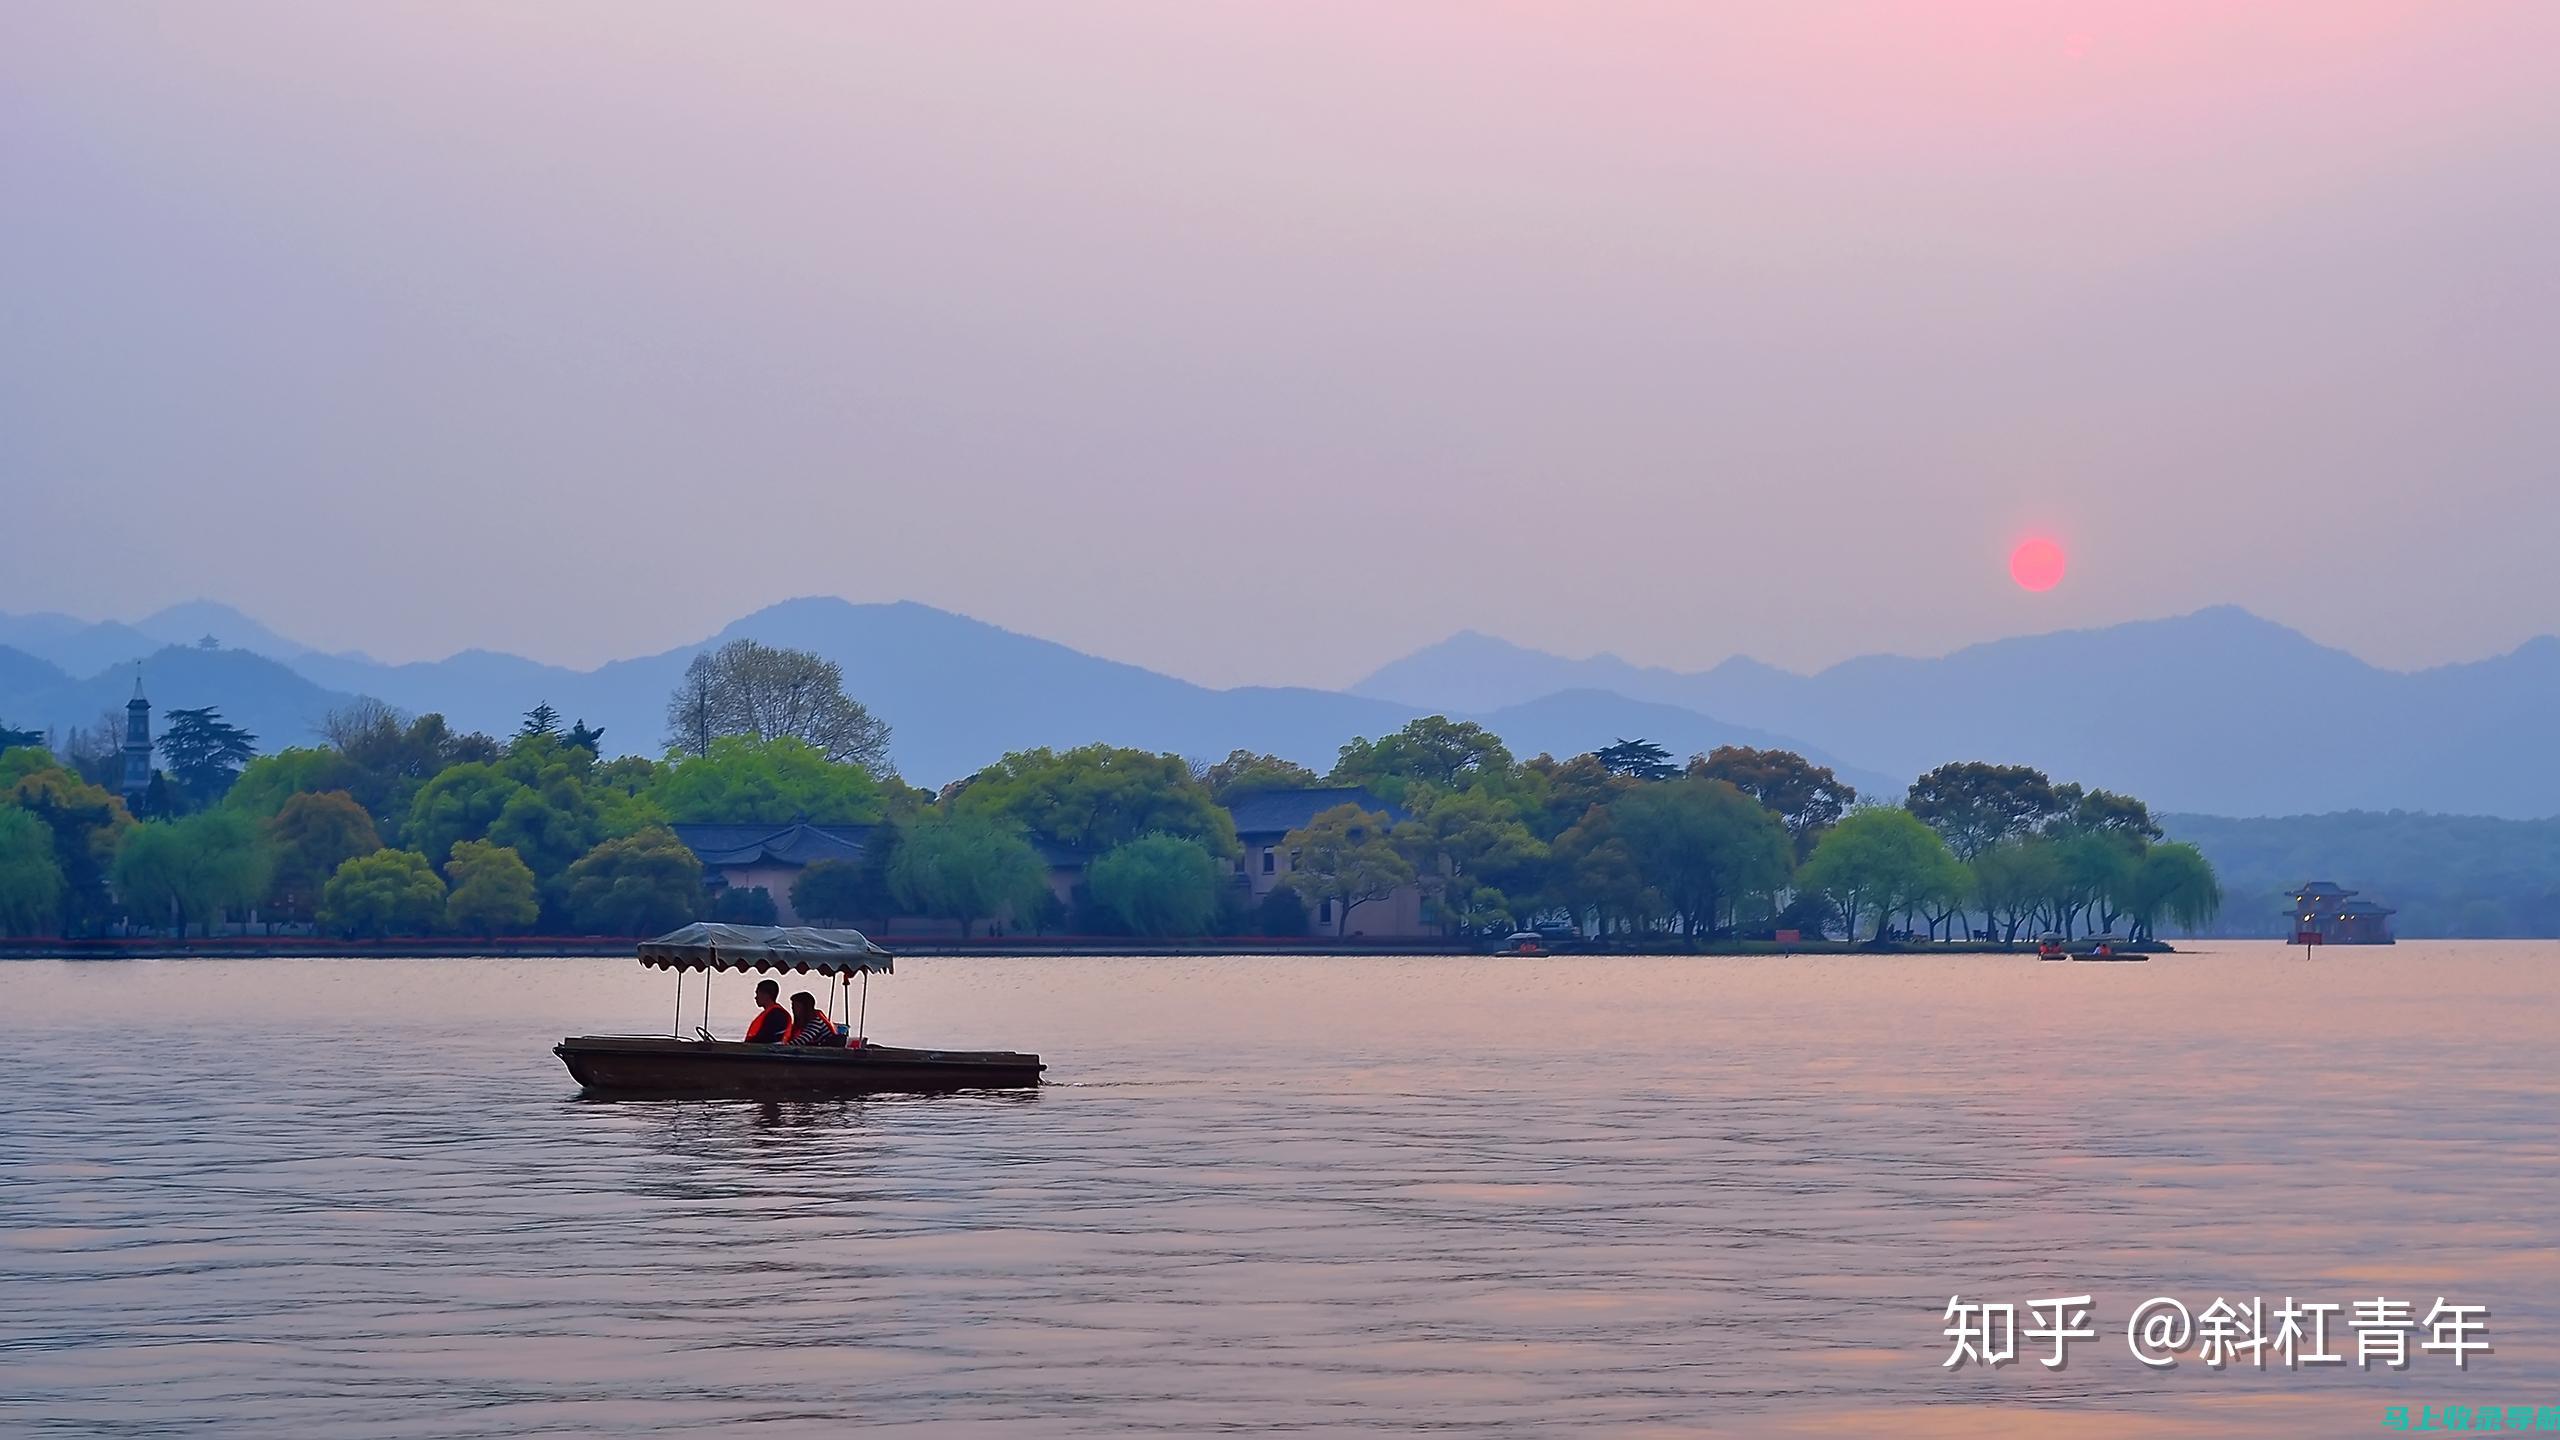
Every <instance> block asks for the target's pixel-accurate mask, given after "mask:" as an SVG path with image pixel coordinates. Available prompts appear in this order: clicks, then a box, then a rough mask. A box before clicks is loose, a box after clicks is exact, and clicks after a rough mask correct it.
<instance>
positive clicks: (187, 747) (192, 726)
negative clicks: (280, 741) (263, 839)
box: [160, 705, 258, 808]
mask: <svg viewBox="0 0 2560 1440" xmlns="http://www.w3.org/2000/svg"><path fill="white" fill-rule="evenodd" d="M160 753H161V755H162V756H164V757H165V758H166V759H167V760H168V762H169V778H170V779H172V780H174V781H176V782H177V784H178V788H179V790H180V791H182V792H183V793H184V794H185V796H186V799H187V803H188V804H189V805H190V806H193V807H197V808H201V807H203V806H206V805H210V804H212V803H214V802H215V801H217V800H219V799H221V798H222V797H223V794H224V793H225V792H226V791H228V790H230V788H231V782H232V781H234V780H236V779H238V778H239V777H240V768H241V767H242V766H244V765H246V764H248V763H249V762H250V761H251V760H254V759H256V758H257V755H258V737H257V736H255V735H252V734H250V733H249V732H248V731H246V730H243V729H241V728H240V727H239V726H237V725H234V724H232V723H230V722H229V721H227V720H225V719H223V718H222V712H221V711H220V710H218V709H216V708H215V707H213V706H210V705H206V706H201V707H199V708H197V709H193V710H172V711H170V712H169V728H168V729H167V730H166V731H164V732H162V734H161V736H160Z"/></svg>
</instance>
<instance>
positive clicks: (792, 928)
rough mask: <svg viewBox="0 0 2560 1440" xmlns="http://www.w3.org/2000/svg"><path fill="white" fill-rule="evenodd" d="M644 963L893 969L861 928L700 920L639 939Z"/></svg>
mask: <svg viewBox="0 0 2560 1440" xmlns="http://www.w3.org/2000/svg"><path fill="white" fill-rule="evenodd" d="M640 963H641V964H643V965H646V966H649V967H650V968H651V969H656V970H797V971H800V972H801V973H803V974H807V973H810V972H815V973H817V974H820V975H851V974H855V973H858V972H868V973H871V974H877V975H886V974H888V973H890V955H889V952H888V951H886V950H883V949H881V948H880V947H879V946H877V945H874V944H872V943H871V941H870V939H869V937H867V936H865V935H864V934H863V933H862V932H861V931H859V930H817V929H812V928H811V927H809V926H806V925H719V924H714V923H712V922H710V921H701V922H698V923H695V924H692V925H687V926H686V927H684V928H683V929H681V930H671V931H669V932H668V933H666V934H664V935H661V936H659V937H658V938H657V939H655V940H643V941H641V942H640Z"/></svg>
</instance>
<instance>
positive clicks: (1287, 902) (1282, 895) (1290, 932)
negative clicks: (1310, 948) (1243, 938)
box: [1253, 885, 1309, 940]
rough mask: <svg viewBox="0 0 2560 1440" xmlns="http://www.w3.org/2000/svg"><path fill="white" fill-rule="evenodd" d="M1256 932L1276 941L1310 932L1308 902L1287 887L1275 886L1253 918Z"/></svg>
mask: <svg viewBox="0 0 2560 1440" xmlns="http://www.w3.org/2000/svg"><path fill="white" fill-rule="evenodd" d="M1253 924H1254V930H1255V932H1256V933H1258V934H1263V935H1268V936H1271V937H1272V938H1274V939H1281V940H1291V939H1296V938H1297V937H1298V936H1301V935H1304V934H1306V933H1307V930H1308V928H1309V927H1308V923H1307V902H1306V901H1304V900H1301V899H1299V898H1298V892H1297V891H1295V890H1292V889H1290V888H1289V887H1288V886H1286V885H1275V886H1273V887H1271V889H1270V891H1269V892H1268V893H1266V894H1265V895H1264V896H1263V897H1262V903H1261V904H1260V905H1259V906H1256V907H1255V909H1254V916H1253Z"/></svg>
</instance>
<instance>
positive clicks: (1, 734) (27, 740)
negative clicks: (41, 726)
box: [0, 723, 44, 751]
mask: <svg viewBox="0 0 2560 1440" xmlns="http://www.w3.org/2000/svg"><path fill="white" fill-rule="evenodd" d="M43 744H44V732H43V731H41V730H21V729H19V728H18V727H16V726H14V725H10V724H6V723H0V751H5V750H16V749H18V748H20V747H22V746H25V747H41V746H42V745H43Z"/></svg>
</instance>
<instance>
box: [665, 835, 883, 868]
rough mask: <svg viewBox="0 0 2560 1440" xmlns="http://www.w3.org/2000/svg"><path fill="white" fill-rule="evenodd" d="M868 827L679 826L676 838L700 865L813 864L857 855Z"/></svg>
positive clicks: (850, 859) (860, 853) (852, 857)
mask: <svg viewBox="0 0 2560 1440" xmlns="http://www.w3.org/2000/svg"><path fill="white" fill-rule="evenodd" d="M875 828H876V827H874V826H870V825H808V824H794V825H678V826H675V827H674V829H675V832H676V838H677V839H679V840H682V841H683V842H684V843H685V848H686V849H689V850H691V851H692V852H693V853H694V856H695V857H696V858H697V859H699V860H701V861H702V863H703V864H705V865H709V866H711V867H713V868H715V869H722V868H727V867H729V866H733V865H757V864H774V865H813V864H815V863H817V862H818V861H820V860H844V861H854V860H859V859H861V858H862V845H863V841H864V840H865V839H867V838H869V836H870V834H871V832H872V830H873V829H875Z"/></svg>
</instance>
